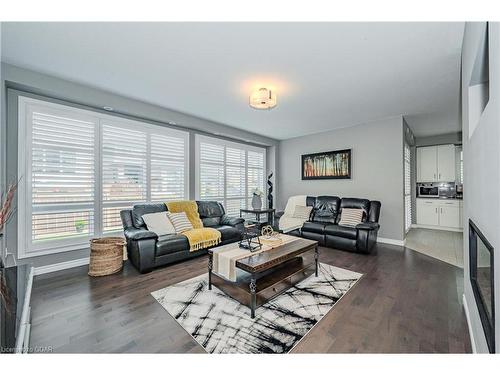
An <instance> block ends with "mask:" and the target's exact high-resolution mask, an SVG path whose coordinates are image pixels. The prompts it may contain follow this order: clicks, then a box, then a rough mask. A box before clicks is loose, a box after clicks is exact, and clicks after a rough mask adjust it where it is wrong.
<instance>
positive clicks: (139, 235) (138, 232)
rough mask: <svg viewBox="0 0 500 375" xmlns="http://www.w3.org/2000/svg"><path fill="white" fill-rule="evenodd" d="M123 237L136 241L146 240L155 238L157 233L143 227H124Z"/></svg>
mask: <svg viewBox="0 0 500 375" xmlns="http://www.w3.org/2000/svg"><path fill="white" fill-rule="evenodd" d="M124 234H125V238H126V239H127V240H132V241H138V240H147V239H157V238H158V235H157V234H156V233H155V232H151V231H149V230H145V229H138V228H129V229H126V230H125V232H124Z"/></svg>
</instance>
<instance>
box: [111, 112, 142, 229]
mask: <svg viewBox="0 0 500 375" xmlns="http://www.w3.org/2000/svg"><path fill="white" fill-rule="evenodd" d="M101 132H102V138H101V139H102V141H101V142H102V145H101V149H102V152H101V153H102V156H101V158H102V167H101V168H102V172H101V173H102V177H101V179H102V217H103V232H111V231H116V230H119V229H120V228H121V221H120V210H122V209H125V208H129V207H132V206H133V205H134V203H139V202H145V201H146V199H147V181H146V179H147V175H146V173H147V170H146V166H147V160H146V158H147V135H146V133H145V132H143V131H137V130H132V129H128V128H126V127H120V126H119V125H116V124H115V125H111V124H110V123H109V122H106V121H105V122H102V125H101Z"/></svg>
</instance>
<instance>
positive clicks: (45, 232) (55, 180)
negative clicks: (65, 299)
mask: <svg viewBox="0 0 500 375" xmlns="http://www.w3.org/2000/svg"><path fill="white" fill-rule="evenodd" d="M27 116H28V122H29V125H30V129H31V132H30V133H31V134H30V135H31V137H30V139H31V141H30V142H29V143H28V145H29V146H28V148H29V150H28V152H29V154H30V156H29V159H28V161H29V163H30V164H31V176H28V177H29V181H30V185H31V194H30V196H31V202H32V207H31V215H30V219H31V228H32V230H31V241H32V242H33V244H34V245H35V247H36V246H42V245H43V243H45V242H50V241H51V240H54V239H55V238H57V239H61V240H63V239H64V240H66V241H67V242H68V243H69V242H78V241H79V240H80V239H81V238H87V237H89V236H90V235H92V234H93V233H94V198H95V150H94V141H95V124H96V121H95V119H93V118H90V117H85V116H80V115H78V114H76V113H66V112H65V113H61V112H59V111H56V110H51V109H49V108H41V107H37V106H32V107H30V109H29V112H28V113H27Z"/></svg>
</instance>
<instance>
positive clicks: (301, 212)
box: [292, 205, 312, 220]
mask: <svg viewBox="0 0 500 375" xmlns="http://www.w3.org/2000/svg"><path fill="white" fill-rule="evenodd" d="M311 210H312V207H311V206H299V205H297V206H295V210H294V211H293V215H292V217H294V218H297V219H303V220H309V215H311Z"/></svg>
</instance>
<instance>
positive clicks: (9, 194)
mask: <svg viewBox="0 0 500 375" xmlns="http://www.w3.org/2000/svg"><path fill="white" fill-rule="evenodd" d="M17 184H18V183H17V182H15V183H10V184H9V186H8V188H7V191H6V192H5V193H2V195H1V197H0V237H2V236H3V231H4V229H5V225H6V224H7V223H8V222H9V220H10V219H11V218H12V214H13V213H14V209H13V207H12V202H13V201H14V194H15V192H16V190H17Z"/></svg>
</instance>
